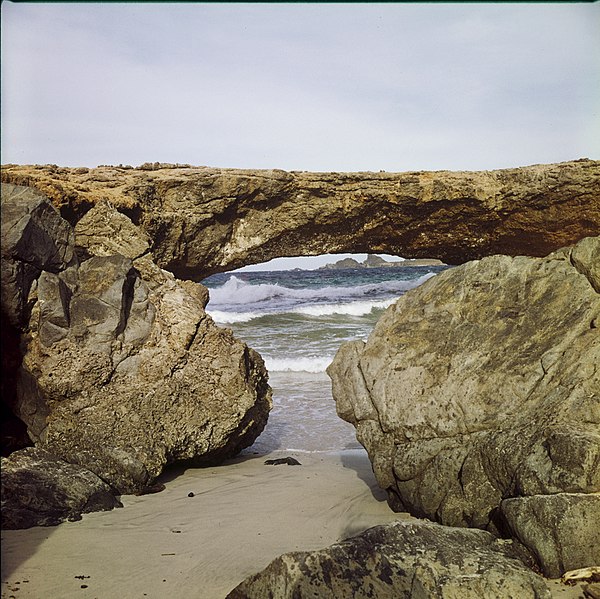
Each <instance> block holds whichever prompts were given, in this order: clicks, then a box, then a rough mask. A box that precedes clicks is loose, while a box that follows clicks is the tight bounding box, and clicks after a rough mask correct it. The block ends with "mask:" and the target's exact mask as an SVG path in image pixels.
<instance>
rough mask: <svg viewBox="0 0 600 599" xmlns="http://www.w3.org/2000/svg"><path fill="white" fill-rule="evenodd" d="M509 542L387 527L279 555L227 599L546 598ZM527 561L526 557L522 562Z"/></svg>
mask: <svg viewBox="0 0 600 599" xmlns="http://www.w3.org/2000/svg"><path fill="white" fill-rule="evenodd" d="M523 557H524V556H523V554H522V553H521V552H520V551H519V549H518V548H517V547H515V546H514V545H513V543H511V542H510V541H509V542H506V541H500V540H497V539H495V538H494V537H493V536H492V535H491V534H490V533H487V532H485V531H482V530H466V529H459V528H450V527H446V526H440V525H438V524H433V523H430V522H402V521H398V522H394V523H392V524H387V525H383V526H376V527H374V528H370V529H369V530H367V531H365V532H364V533H362V534H360V535H358V536H356V537H353V538H350V539H347V540H345V541H342V542H341V543H336V544H335V545H332V546H331V547H328V548H326V549H322V550H319V551H307V552H293V553H286V554H284V555H282V556H280V557H278V558H276V559H275V560H273V561H272V562H271V563H270V564H269V565H268V566H267V567H266V569H265V570H263V571H262V572H259V573H258V574H255V575H253V576H250V577H249V578H247V579H246V580H244V581H243V582H242V583H241V584H239V585H238V586H237V587H236V588H235V589H234V590H233V591H231V593H229V595H228V596H227V597H228V599H263V598H265V597H270V598H271V599H302V598H306V599H308V598H309V597H319V598H320V599H338V598H339V597H353V598H357V599H359V598H360V599H367V598H372V597H377V598H378V599H385V598H389V599H392V598H393V599H399V598H402V597H404V598H406V599H409V598H410V599H421V598H422V599H426V598H427V599H434V598H440V599H442V598H450V597H456V598H458V597H460V599H471V598H472V599H479V598H480V597H485V598H486V599H506V598H507V597H535V598H537V599H549V598H550V597H551V595H550V591H549V590H548V587H547V586H546V583H545V582H544V579H543V578H541V577H540V576H538V575H537V574H534V573H533V572H532V571H531V570H530V569H529V568H528V567H527V565H526V564H525V563H524V562H523V561H522V558H523ZM525 559H526V558H525Z"/></svg>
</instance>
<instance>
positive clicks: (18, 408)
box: [3, 197, 271, 493]
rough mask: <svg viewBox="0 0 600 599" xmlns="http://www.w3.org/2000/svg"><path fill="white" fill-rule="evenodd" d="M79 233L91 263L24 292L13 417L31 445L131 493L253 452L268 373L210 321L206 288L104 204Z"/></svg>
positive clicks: (43, 278) (46, 276)
mask: <svg viewBox="0 0 600 599" xmlns="http://www.w3.org/2000/svg"><path fill="white" fill-rule="evenodd" d="M10 201H11V199H10V197H8V198H6V202H10ZM15 201H17V202H18V201H20V197H15ZM3 206H4V204H3ZM47 206H48V209H50V210H54V209H53V208H52V207H51V206H50V205H49V204H48V205H47ZM63 222H64V221H63ZM65 224H66V223H65ZM67 226H68V225H67ZM76 233H77V234H76V236H75V238H73V235H72V231H71V232H70V237H69V240H70V241H69V243H70V248H71V250H72V249H73V247H75V244H76V246H77V248H78V249H79V252H80V254H81V255H82V257H83V258H84V261H83V262H81V264H78V263H77V260H76V259H75V260H74V261H73V263H68V264H63V268H62V270H60V269H58V268H57V269H54V271H51V270H47V269H44V268H42V269H41V274H40V273H38V275H39V276H38V278H37V281H36V283H35V285H32V292H31V293H30V294H29V301H30V304H31V306H32V311H31V318H30V320H29V324H28V325H27V326H26V327H25V329H24V336H23V340H22V347H23V351H24V355H23V362H22V366H21V368H20V374H19V380H18V382H17V399H16V401H15V404H14V406H13V411H14V413H15V414H16V415H17V416H18V417H19V418H20V419H21V420H22V421H23V422H24V423H25V424H26V425H27V429H28V433H29V436H30V437H31V439H32V440H33V441H34V443H35V444H36V446H38V447H42V448H44V449H46V450H47V451H49V452H50V453H52V454H54V455H55V456H58V457H60V458H62V459H64V460H65V461H67V462H70V463H74V464H79V465H80V466H82V467H84V468H87V469H89V470H90V471H92V472H94V473H95V474H96V475H97V476H99V477H100V478H101V479H102V480H104V481H106V482H107V483H109V484H110V485H111V487H112V488H113V490H114V491H115V492H117V493H134V492H140V491H143V490H144V489H145V487H146V486H147V485H149V484H151V483H152V481H153V480H154V479H155V478H156V477H157V476H158V475H159V474H160V473H161V471H162V470H163V468H164V466H165V465H167V464H170V463H173V462H179V461H189V462H190V463H192V464H198V465H199V464H205V463H214V462H217V461H220V460H222V459H224V458H226V457H229V456H232V455H235V454H236V453H238V452H239V451H240V450H241V449H243V448H244V447H246V446H248V445H250V444H251V443H252V442H253V441H254V439H255V438H256V437H257V436H258V435H259V434H260V432H261V431H262V429H263V428H264V425H265V424H266V421H267V418H268V413H269V410H270V407H271V391H270V388H269V386H268V384H267V373H266V369H265V367H264V363H263V361H262V359H261V357H260V356H259V355H258V354H257V353H256V352H254V351H253V350H252V349H250V348H248V347H247V346H246V345H245V344H243V343H241V342H240V341H238V340H237V339H235V338H234V337H233V335H232V333H231V331H229V330H227V329H220V328H218V327H217V326H215V324H214V323H213V321H212V320H211V318H210V317H208V316H207V314H206V313H205V311H204V307H205V305H206V302H207V300H208V293H207V290H206V289H205V288H204V287H202V286H200V285H198V284H196V283H192V282H190V281H178V280H177V279H175V277H174V276H173V275H171V274H170V273H168V272H166V271H164V270H162V269H160V268H159V267H158V266H156V264H155V263H154V262H153V260H152V256H151V254H149V253H148V252H147V251H146V250H147V238H146V237H145V236H144V235H143V234H142V233H139V231H137V230H136V227H135V226H134V225H133V224H132V223H131V221H129V220H128V219H127V217H126V216H124V215H122V214H119V213H118V212H117V211H116V210H115V209H114V208H113V207H112V206H111V205H110V204H109V203H101V204H99V205H98V206H97V207H95V208H94V210H91V211H89V212H88V213H87V214H86V216H85V217H84V219H82V221H81V222H80V224H79V225H78V229H77V231H76ZM94 254H99V255H94ZM90 256H91V257H90ZM63 262H64V261H63Z"/></svg>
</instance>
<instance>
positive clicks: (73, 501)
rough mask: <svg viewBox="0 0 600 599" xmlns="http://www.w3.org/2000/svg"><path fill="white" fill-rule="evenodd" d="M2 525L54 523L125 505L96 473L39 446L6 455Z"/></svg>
mask: <svg viewBox="0 0 600 599" xmlns="http://www.w3.org/2000/svg"><path fill="white" fill-rule="evenodd" d="M1 476H2V528H3V529H15V528H31V527H32V526H54V525H56V524H59V523H60V522H63V521H65V520H80V519H81V514H85V513H87V512H97V511H107V510H111V509H113V508H115V507H122V505H121V503H120V501H118V500H117V499H116V498H115V497H114V495H113V494H112V492H111V489H110V487H109V486H108V485H107V484H106V483H105V482H103V481H102V480H100V479H99V478H98V477H97V476H96V475H95V474H93V473H92V472H90V471H89V470H86V469H85V468H81V467H80V466H76V465H74V464H69V463H67V462H65V461H63V460H60V459H58V458H56V456H53V455H52V454H50V453H48V452H47V451H44V450H42V449H39V448H33V447H29V448H27V449H23V450H21V451H16V452H14V453H13V454H11V455H10V457H8V458H2V472H1Z"/></svg>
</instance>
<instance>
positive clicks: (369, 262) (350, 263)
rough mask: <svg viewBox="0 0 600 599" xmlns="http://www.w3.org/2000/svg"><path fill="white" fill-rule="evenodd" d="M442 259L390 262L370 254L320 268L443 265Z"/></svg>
mask: <svg viewBox="0 0 600 599" xmlns="http://www.w3.org/2000/svg"><path fill="white" fill-rule="evenodd" d="M443 264H444V263H443V262H442V261H441V260H436V259H435V258H415V259H411V260H402V261H398V262H388V261H387V260H385V259H384V258H382V257H381V256H375V255H373V254H369V255H368V256H367V258H366V260H364V261H363V262H359V261H358V260H355V259H354V258H344V259H343V260H338V261H337V262H334V263H333V264H326V265H325V266H321V268H320V269H319V270H331V269H335V270H337V269H345V268H409V267H411V266H443Z"/></svg>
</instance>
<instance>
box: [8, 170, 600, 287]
mask: <svg viewBox="0 0 600 599" xmlns="http://www.w3.org/2000/svg"><path fill="white" fill-rule="evenodd" d="M166 167H168V165H159V164H156V165H154V166H152V165H146V166H144V167H142V168H139V169H132V168H123V167H101V168H97V169H85V168H83V169H68V168H59V167H56V166H38V167H36V166H16V165H7V166H5V167H3V169H2V178H3V180H4V181H8V182H11V183H17V184H25V185H31V186H34V187H36V188H38V189H39V190H41V191H43V192H44V193H45V194H46V195H48V197H51V198H52V200H53V202H54V203H55V205H56V206H58V207H60V209H61V213H62V214H63V215H64V216H65V217H66V218H67V219H68V220H69V221H70V222H71V223H73V224H74V223H75V222H76V221H77V220H78V219H79V218H80V217H81V215H82V214H84V213H85V211H86V210H87V209H89V208H90V207H91V206H93V205H95V204H96V203H98V202H101V201H104V200H108V201H110V202H111V203H112V204H113V205H114V206H115V207H117V208H118V209H119V211H121V212H124V213H125V214H127V215H128V216H130V217H131V218H132V220H133V221H134V222H135V224H139V225H140V226H141V227H142V228H143V229H144V231H145V232H146V233H147V234H148V236H149V238H150V239H151V250H152V252H153V255H154V258H155V261H156V262H157V264H159V265H160V266H161V267H163V268H166V269H167V270H169V271H171V272H172V273H174V274H175V275H176V276H179V277H182V278H191V279H194V280H201V279H202V278H204V277H206V276H207V275H209V274H212V273H215V272H223V271H226V270H231V269H233V268H237V267H240V266H244V265H247V264H253V263H258V262H263V261H266V260H269V259H271V258H276V257H278V256H290V255H296V256H299V255H316V254H321V253H325V252H332V253H335V252H350V251H351V252H367V253H369V252H372V253H381V252H385V253H390V254H397V255H401V256H406V257H414V258H418V257H422V258H439V259H441V260H443V261H444V262H446V263H449V264H457V263H461V262H464V261H466V260H469V259H473V258H480V257H482V256H486V255H490V254H496V253H504V254H508V255H517V254H525V255H534V256H544V255H546V254H548V253H549V252H551V251H553V250H556V249H557V248H560V247H563V246H566V245H569V244H572V243H575V242H576V241H578V240H579V239H581V238H582V237H585V236H587V235H597V234H598V231H599V230H600V205H599V204H598V197H599V196H600V163H599V162H597V161H591V160H582V161H574V162H565V163H561V164H551V165H537V166H530V167H523V168H517V169H505V170H498V171H483V172H448V171H439V172H409V173H307V172H285V171H279V170H273V171H268V170H265V171H253V170H235V169H214V168H206V167H198V168H192V167H177V168H166Z"/></svg>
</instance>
